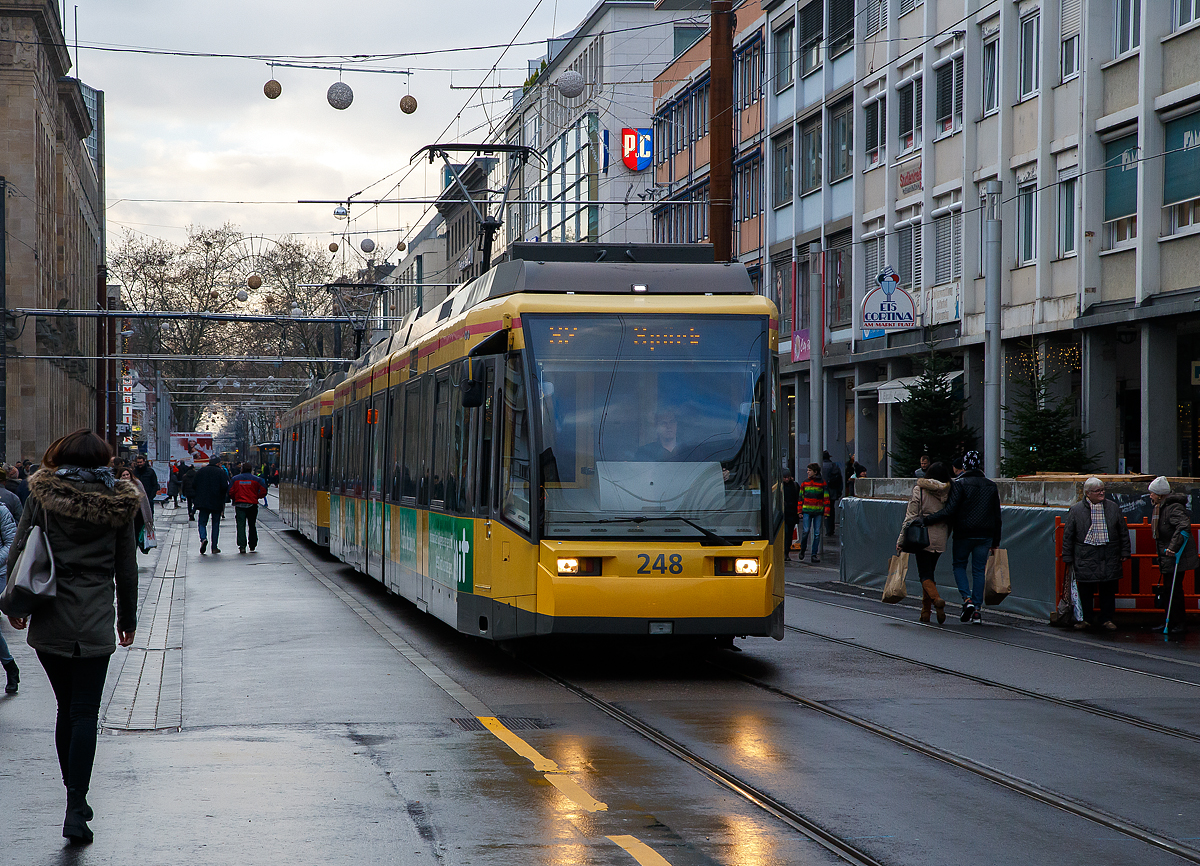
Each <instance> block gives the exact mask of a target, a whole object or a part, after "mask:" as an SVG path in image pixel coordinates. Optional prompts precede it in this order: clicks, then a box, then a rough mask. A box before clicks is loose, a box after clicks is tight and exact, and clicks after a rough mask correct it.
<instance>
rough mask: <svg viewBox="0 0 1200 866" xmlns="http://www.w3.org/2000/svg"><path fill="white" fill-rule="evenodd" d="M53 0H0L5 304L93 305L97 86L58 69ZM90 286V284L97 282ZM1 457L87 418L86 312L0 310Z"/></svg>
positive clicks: (99, 125)
mask: <svg viewBox="0 0 1200 866" xmlns="http://www.w3.org/2000/svg"><path fill="white" fill-rule="evenodd" d="M64 43H65V38H64V36H63V28H62V22H61V20H60V17H59V7H58V5H57V4H56V3H52V2H44V0H0V177H3V178H4V180H5V187H6V200H5V215H6V218H5V225H4V226H3V228H2V231H3V233H4V246H5V255H6V265H7V267H6V277H7V278H6V280H5V293H6V294H5V307H6V308H8V309H13V308H27V309H28V308H34V309H54V308H63V309H95V308H96V304H97V297H98V291H99V292H100V293H103V292H104V291H105V290H104V279H103V269H104V152H103V141H104V135H103V114H104V109H103V94H102V93H101V92H99V91H95V90H93V89H91V88H89V87H87V86H86V85H84V84H82V83H81V82H80V81H78V80H77V79H74V78H70V77H68V75H67V73H68V72H69V70H70V68H71V60H70V56H69V54H68V52H67V50H66V48H65V47H64ZM98 287H99V288H98ZM5 324H6V326H7V333H6V335H5V336H6V338H7V339H6V348H7V406H6V410H7V411H6V422H7V424H6V426H7V430H6V458H7V459H8V460H10V461H15V460H17V459H21V458H26V457H28V458H31V459H37V458H38V457H40V456H41V454H42V452H43V451H44V450H45V449H46V447H47V446H48V445H49V444H50V442H52V441H53V440H54V439H56V438H57V437H59V436H61V435H63V434H64V433H69V432H70V431H72V430H76V429H79V428H81V427H93V428H94V427H95V424H96V417H95V415H96V375H95V374H96V361H95V360H93V359H90V358H89V357H88V356H95V355H97V354H98V353H97V351H96V349H97V339H96V336H97V325H96V323H95V321H94V320H88V319H81V320H76V319H69V318H46V317H41V318H34V317H28V318H15V317H12V316H10V317H8V319H7V321H6V323H5Z"/></svg>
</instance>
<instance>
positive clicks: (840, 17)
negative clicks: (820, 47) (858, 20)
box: [829, 0, 854, 57]
mask: <svg viewBox="0 0 1200 866" xmlns="http://www.w3.org/2000/svg"><path fill="white" fill-rule="evenodd" d="M853 47H854V0H829V56H830V57H837V56H838V55H839V54H841V53H842V52H843V51H846V50H847V49H849V48H853Z"/></svg>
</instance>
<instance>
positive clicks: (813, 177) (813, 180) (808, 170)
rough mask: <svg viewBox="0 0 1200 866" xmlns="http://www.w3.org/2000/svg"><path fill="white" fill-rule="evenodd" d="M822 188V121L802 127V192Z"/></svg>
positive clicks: (811, 121)
mask: <svg viewBox="0 0 1200 866" xmlns="http://www.w3.org/2000/svg"><path fill="white" fill-rule="evenodd" d="M820 188H821V121H820V118H819V117H818V118H817V119H815V120H810V121H809V122H808V123H806V124H804V125H803V126H801V127H800V194H801V195H805V194H807V193H810V192H813V191H814V190H817V189H820Z"/></svg>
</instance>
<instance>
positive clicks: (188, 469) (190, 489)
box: [179, 463, 196, 520]
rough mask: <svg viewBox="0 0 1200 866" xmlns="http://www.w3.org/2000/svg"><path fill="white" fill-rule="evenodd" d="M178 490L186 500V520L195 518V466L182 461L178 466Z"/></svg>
mask: <svg viewBox="0 0 1200 866" xmlns="http://www.w3.org/2000/svg"><path fill="white" fill-rule="evenodd" d="M179 490H180V492H181V493H183V498H184V499H185V500H187V507H188V520H195V519H196V467H195V466H193V465H192V464H191V463H184V464H183V465H182V466H180V467H179Z"/></svg>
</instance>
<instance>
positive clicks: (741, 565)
mask: <svg viewBox="0 0 1200 866" xmlns="http://www.w3.org/2000/svg"><path fill="white" fill-rule="evenodd" d="M733 573H734V574H758V560H757V559H742V558H739V559H735V560H734V561H733Z"/></svg>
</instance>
